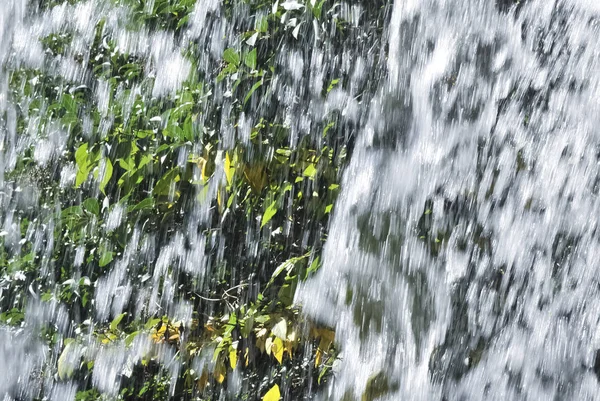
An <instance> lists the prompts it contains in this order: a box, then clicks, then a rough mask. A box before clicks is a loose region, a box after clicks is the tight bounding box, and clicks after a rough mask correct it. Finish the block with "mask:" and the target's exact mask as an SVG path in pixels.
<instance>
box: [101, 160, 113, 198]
mask: <svg viewBox="0 0 600 401" xmlns="http://www.w3.org/2000/svg"><path fill="white" fill-rule="evenodd" d="M112 174H113V165H112V163H111V161H110V159H105V164H104V174H103V175H102V181H101V182H100V191H101V192H102V193H103V194H105V195H106V193H105V192H104V188H106V184H108V182H109V181H110V179H111V177H112Z"/></svg>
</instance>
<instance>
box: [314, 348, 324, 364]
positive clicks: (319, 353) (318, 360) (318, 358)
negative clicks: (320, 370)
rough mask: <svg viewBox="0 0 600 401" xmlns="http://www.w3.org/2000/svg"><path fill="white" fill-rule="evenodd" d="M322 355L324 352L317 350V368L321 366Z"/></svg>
mask: <svg viewBox="0 0 600 401" xmlns="http://www.w3.org/2000/svg"><path fill="white" fill-rule="evenodd" d="M322 355H323V352H321V349H320V348H317V353H316V355H315V368H316V367H318V366H319V365H320V364H321V356H322Z"/></svg>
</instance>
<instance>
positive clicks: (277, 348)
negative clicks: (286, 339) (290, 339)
mask: <svg viewBox="0 0 600 401" xmlns="http://www.w3.org/2000/svg"><path fill="white" fill-rule="evenodd" d="M283 350H284V347H283V341H281V338H279V337H277V338H276V339H274V340H273V345H272V346H271V352H272V353H273V356H274V357H275V359H277V362H279V364H280V365H281V364H282V363H283Z"/></svg>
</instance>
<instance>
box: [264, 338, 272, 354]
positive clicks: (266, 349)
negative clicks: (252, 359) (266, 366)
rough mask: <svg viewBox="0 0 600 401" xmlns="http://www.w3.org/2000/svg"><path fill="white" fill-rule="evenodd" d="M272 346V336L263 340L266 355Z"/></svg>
mask: <svg viewBox="0 0 600 401" xmlns="http://www.w3.org/2000/svg"><path fill="white" fill-rule="evenodd" d="M272 347H273V338H272V337H269V338H267V341H265V351H267V355H271V348H272Z"/></svg>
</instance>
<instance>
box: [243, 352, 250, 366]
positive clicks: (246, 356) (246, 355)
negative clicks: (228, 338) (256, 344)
mask: <svg viewBox="0 0 600 401" xmlns="http://www.w3.org/2000/svg"><path fill="white" fill-rule="evenodd" d="M249 351H250V348H246V352H245V353H244V358H245V366H248V352H249Z"/></svg>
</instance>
